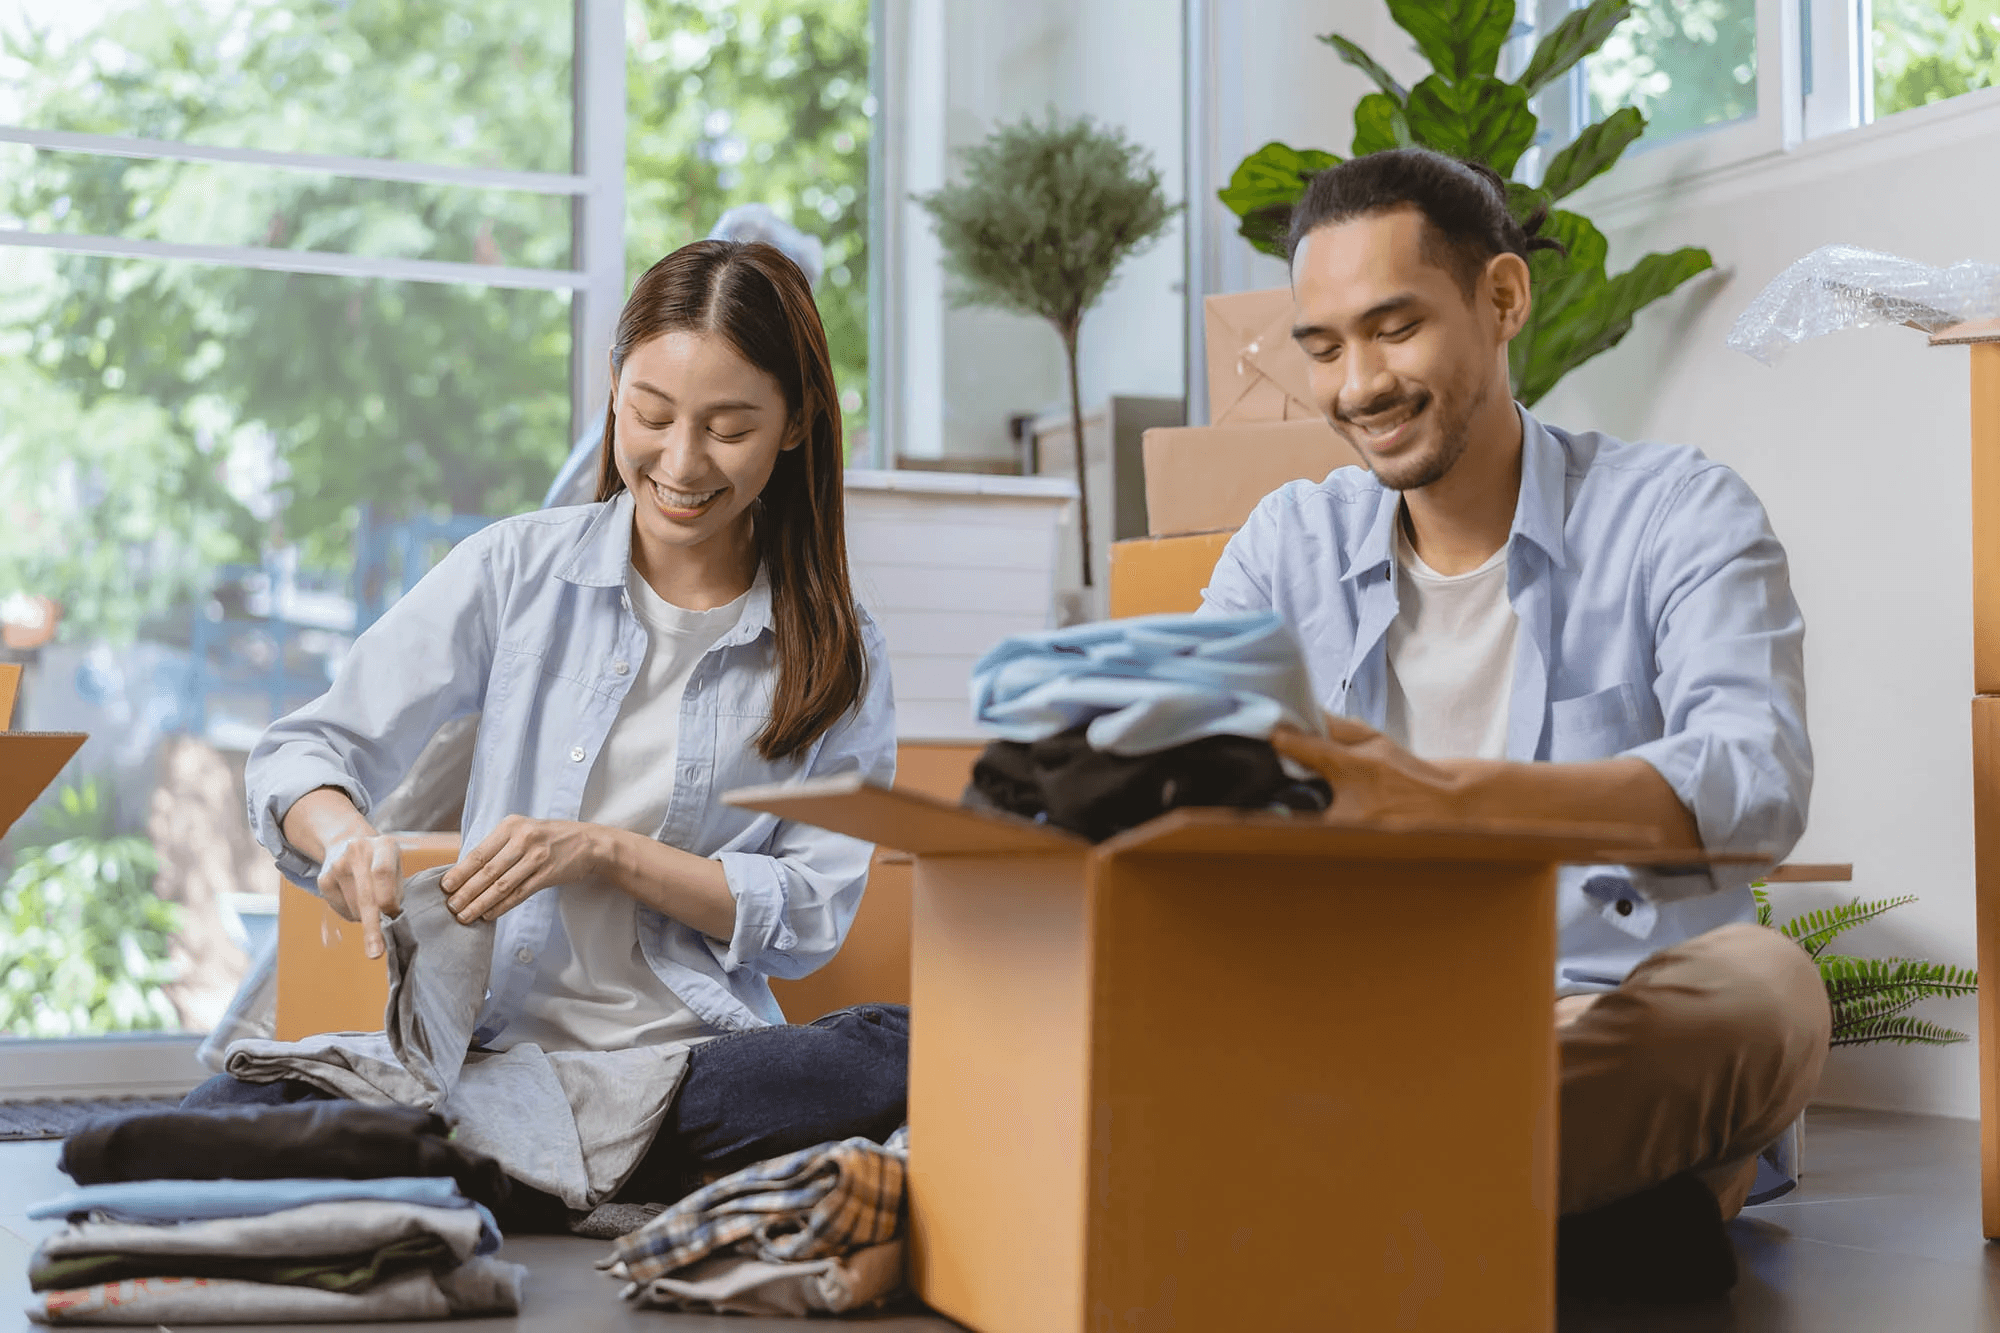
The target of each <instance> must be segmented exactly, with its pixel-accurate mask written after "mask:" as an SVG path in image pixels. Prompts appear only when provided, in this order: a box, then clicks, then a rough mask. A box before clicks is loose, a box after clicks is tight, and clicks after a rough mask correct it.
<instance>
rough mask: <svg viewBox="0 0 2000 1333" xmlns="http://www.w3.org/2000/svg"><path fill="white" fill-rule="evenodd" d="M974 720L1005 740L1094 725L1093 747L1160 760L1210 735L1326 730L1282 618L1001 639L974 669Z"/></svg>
mask: <svg viewBox="0 0 2000 1333" xmlns="http://www.w3.org/2000/svg"><path fill="white" fill-rule="evenodd" d="M972 714H973V716H974V717H975V718H977V719H978V720H979V721H980V722H981V723H982V724H984V725H985V726H987V727H988V728H990V729H991V730H993V731H996V732H998V733H999V734H1000V735H1001V736H1003V737H1005V738H1006V739H1008V740H1014V741H1037V740H1041V739H1043V738H1044V737H1048V736H1053V735H1055V734H1056V733H1058V732H1062V731H1068V730H1069V729H1070V728H1072V727H1076V726H1080V725H1082V724H1083V723H1086V722H1088V723H1089V724H1090V729H1089V731H1088V732H1086V733H1085V735H1086V737H1087V739H1088V740H1089V741H1090V744H1091V747H1092V748H1093V749H1097V750H1102V751H1105V752H1106V753H1109V754H1125V755H1134V754H1154V753H1157V752H1158V751H1161V750H1168V749H1172V748H1173V747H1174V746H1177V745H1185V744H1187V743H1188V742H1189V741H1196V740H1200V739H1202V738H1203V737H1205V736H1248V737H1250V738H1252V739H1255V740H1263V739H1265V738H1267V737H1269V736H1270V734H1271V729H1272V728H1273V727H1275V726H1277V725H1278V723H1280V722H1288V723H1290V724H1291V725H1292V726H1294V727H1297V728H1299V729H1300V730H1301V731H1305V732H1309V733H1311V734H1314V735H1318V734H1320V733H1321V732H1322V731H1323V730H1324V726H1323V724H1322V723H1321V721H1320V711H1319V705H1318V704H1317V702H1315V700H1314V698H1313V691H1312V678H1311V676H1310V674H1309V673H1308V672H1307V670H1306V664H1305V658H1304V656H1303V655H1302V654H1301V653H1300V651H1299V645H1298V641H1297V640H1296V639H1294V638H1293V637H1292V632H1291V631H1290V630H1289V629H1288V628H1286V626H1285V623H1284V620H1283V618H1282V617H1280V616H1279V615H1278V614H1277V613H1276V612H1275V611H1252V612H1247V613H1245V614H1242V615H1233V616H1203V617H1201V618H1199V619H1197V618H1196V617H1194V616H1190V615H1161V616H1137V617H1134V618H1132V619H1129V620H1111V621H1102V622H1099V623H1097V624H1092V625H1076V626H1072V627H1071V628H1069V629H1062V630H1054V631H1051V632H1047V633H1041V634H1016V635H1013V636H1012V637H1010V638H1007V639H1004V640H1002V641H1001V642H1000V643H999V644H998V645H997V646H995V647H994V648H993V649H992V650H991V651H990V652H988V653H987V654H986V655H985V656H984V657H982V658H980V659H979V661H978V663H977V664H975V665H974V666H973V668H972Z"/></svg>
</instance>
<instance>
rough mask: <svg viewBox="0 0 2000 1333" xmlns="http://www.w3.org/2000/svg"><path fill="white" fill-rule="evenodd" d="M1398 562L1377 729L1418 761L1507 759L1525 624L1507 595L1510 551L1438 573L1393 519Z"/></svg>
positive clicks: (1400, 524) (1500, 550)
mask: <svg viewBox="0 0 2000 1333" xmlns="http://www.w3.org/2000/svg"><path fill="white" fill-rule="evenodd" d="M1396 564H1397V566H1398V573H1399V575H1400V577H1399V578H1398V579H1397V580H1396V619H1395V620H1394V621H1393V622H1392V623H1391V624H1390V626H1389V644H1388V653H1389V707H1388V712H1387V715H1386V717H1385V719H1384V725H1383V731H1384V732H1385V733H1386V734H1387V735H1388V737H1389V739H1391V740H1393V741H1395V742H1396V743H1397V744H1398V745H1401V746H1402V747H1403V748H1405V749H1407V750H1409V751H1410V752H1411V753H1412V754H1415V755H1416V756H1417V757H1418V758H1419V759H1504V758H1506V757H1507V717H1508V700H1509V697H1510V696H1511V695H1512V693H1513V689H1514V638H1515V632H1516V631H1517V630H1518V629H1519V628H1520V623H1521V622H1520V619H1519V617H1517V616H1516V615H1515V614H1514V604H1513V603H1512V602H1511V601H1509V600H1508V598H1507V548H1506V547H1505V546H1502V547H1501V548H1500V549H1499V550H1497V551H1495V552H1494V553H1493V555H1492V558H1491V559H1489V560H1487V562H1486V563H1485V564H1483V565H1481V566H1480V567H1479V568H1477V569H1475V570H1472V571H1470V572H1469V573H1465V574H1440V573H1438V572H1437V571H1436V570H1434V569H1432V568H1431V567H1430V566H1429V565H1427V564H1425V563H1424V562H1423V559H1422V557H1420V556H1419V555H1418V554H1417V553H1416V550H1415V548H1413V547H1412V546H1411V545H1410V539H1409V535H1408V534H1407V533H1406V532H1405V531H1404V530H1403V521H1402V519H1401V517H1400V516H1399V517H1398V519H1397V522H1396Z"/></svg>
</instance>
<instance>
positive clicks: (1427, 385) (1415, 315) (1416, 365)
mask: <svg viewBox="0 0 2000 1333" xmlns="http://www.w3.org/2000/svg"><path fill="white" fill-rule="evenodd" d="M1426 225H1427V224H1426V223H1425V221H1424V216H1423V214H1422V213H1420V212H1418V211H1417V210H1416V209H1415V208H1397V209H1393V210H1389V211H1386V212H1382V213H1373V214H1368V215H1365V216H1362V217H1357V218H1350V219H1349V220H1347V221H1345V222H1340V223H1335V224H1333V225H1330V226H1325V227H1320V228H1318V229H1316V230H1315V231H1313V232H1312V233H1311V234H1310V235H1308V236H1307V237H1306V239H1305V240H1304V242H1303V243H1301V245H1300V246H1299V249H1298V253H1297V254H1296V255H1295V256H1294V257H1293V261H1292V295H1293V300H1294V303H1295V305H1296V307H1297V320H1296V324H1295V326H1294V328H1293V330H1292V334H1293V337H1295V338H1296V339H1297V340H1298V343H1299V346H1300V347H1302V348H1304V349H1305V352H1306V355H1307V356H1308V357H1310V358H1311V360H1312V369H1311V376H1310V383H1311V386H1312V395H1313V401H1314V403H1315V404H1316V405H1317V406H1318V407H1319V409H1320V411H1321V412H1323V413H1324V414H1325V415H1326V418H1327V420H1328V421H1330V422H1332V423H1333V427H1334V429H1335V430H1337V431H1339V432H1340V433H1341V435H1343V436H1344V437H1345V438H1346V439H1347V442H1348V443H1349V444H1351V445H1353V446H1354V448H1355V451H1356V452H1357V453H1359V454H1360V455H1361V457H1362V459H1363V460H1364V461H1365V462H1366V463H1367V464H1368V466H1369V468H1370V469H1371V470H1372V471H1373V472H1374V473H1375V475H1376V476H1377V477H1378V478H1380V479H1381V482H1382V484H1383V485H1384V486H1387V487H1389V488H1390V489H1392V490H1398V491H1409V490H1417V489H1420V488H1422V487H1425V486H1428V485H1430V484H1431V483H1432V482H1435V481H1437V480H1438V479H1439V478H1441V477H1443V476H1444V475H1445V474H1446V473H1447V472H1449V471H1451V468H1452V465H1453V464H1455V463H1456V462H1457V461H1458V460H1459V457H1460V456H1461V455H1462V454H1464V452H1465V449H1466V444H1467V442H1468V438H1467V437H1468V427H1469V426H1470V424H1471V421H1472V418H1473V416H1474V414H1475V413H1476V412H1477V411H1478V409H1479V408H1480V407H1481V405H1482V404H1484V403H1485V402H1487V401H1488V399H1489V396H1490V395H1491V394H1492V393H1493V392H1494V391H1495V388H1496V384H1495V380H1496V378H1497V379H1499V381H1500V383H1499V385H1498V386H1497V387H1498V389H1499V391H1500V392H1502V393H1505V392H1506V391H1507V390H1506V384H1505V377H1504V372H1500V371H1499V370H1498V369H1497V366H1498V365H1499V364H1500V362H1499V358H1498V352H1499V349H1500V348H1501V347H1503V346H1504V345H1505V342H1504V334H1503V333H1502V331H1501V330H1500V329H1499V327H1498V323H1497V321H1496V320H1495V319H1494V318H1493V316H1492V314H1491V312H1490V310H1489V311H1487V312H1486V314H1485V317H1484V318H1482V315H1481V311H1480V308H1479V306H1480V299H1479V298H1480V294H1481V293H1482V292H1483V291H1484V288H1485V285H1486V284H1485V282H1484V281H1482V283H1481V284H1480V286H1479V287H1478V288H1476V289H1475V294H1474V296H1473V297H1472V298H1471V299H1468V298H1467V297H1466V295H1465V292H1464V291H1463V290H1462V289H1461V288H1460V287H1459V285H1458V279H1457V277H1456V276H1455V275H1454V274H1453V273H1452V272H1451V270H1449V269H1446V268H1444V267H1442V266H1441V265H1439V264H1438V263H1435V262H1433V260H1432V259H1431V258H1430V257H1428V256H1426V255H1425V254H1424V251H1423V234H1424V227H1425V226H1426Z"/></svg>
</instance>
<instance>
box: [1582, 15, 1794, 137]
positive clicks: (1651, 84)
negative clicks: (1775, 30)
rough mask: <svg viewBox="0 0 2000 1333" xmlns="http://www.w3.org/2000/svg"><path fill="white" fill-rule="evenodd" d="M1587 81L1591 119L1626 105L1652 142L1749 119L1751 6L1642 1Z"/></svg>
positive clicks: (1753, 54)
mask: <svg viewBox="0 0 2000 1333" xmlns="http://www.w3.org/2000/svg"><path fill="white" fill-rule="evenodd" d="M1584 82H1585V85H1586V87H1587V88H1588V90H1589V98H1590V114H1591V116H1592V117H1593V118H1595V117H1600V116H1608V115H1610V114H1611V113H1612V112H1614V111H1616V110H1618V109H1619V108H1620V107H1631V108H1633V109H1634V110H1636V111H1638V112H1639V114H1641V115H1643V116H1644V117H1645V118H1646V138H1647V140H1648V141H1650V142H1654V143H1657V142H1659V141H1661V140H1663V139H1671V138H1674V137H1675V136H1677V135H1682V134H1687V133H1689V132H1690V131H1693V130H1699V129H1705V128H1707V127H1709V126H1711V125H1726V124H1728V123H1729V122H1731V121H1734V120H1741V119H1743V118H1744V117H1745V116H1754V115H1755V114H1757V4H1756V0H1640V2H1639V3H1637V4H1635V5H1633V6H1632V16H1631V17H1630V18H1629V19H1627V20H1625V21H1624V22H1623V23H1621V24H1619V25H1618V27H1617V28H1616V29H1615V30H1614V31H1613V32H1612V34H1611V36H1610V37H1608V38H1607V39H1605V43H1604V45H1603V46H1602V47H1600V48H1598V51H1597V53H1596V54H1595V55H1593V56H1592V57H1591V58H1590V60H1589V61H1588V63H1586V64H1585V66H1584Z"/></svg>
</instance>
